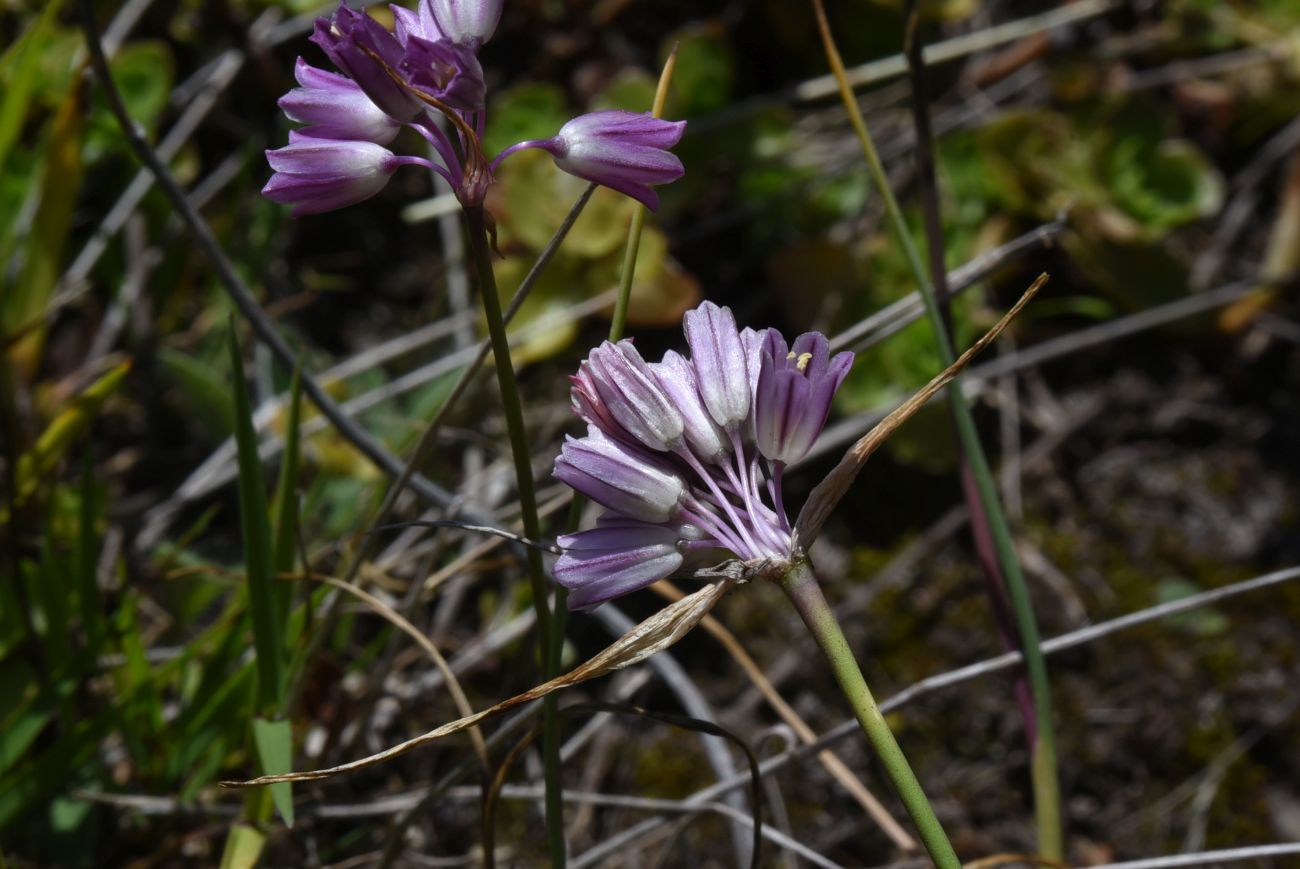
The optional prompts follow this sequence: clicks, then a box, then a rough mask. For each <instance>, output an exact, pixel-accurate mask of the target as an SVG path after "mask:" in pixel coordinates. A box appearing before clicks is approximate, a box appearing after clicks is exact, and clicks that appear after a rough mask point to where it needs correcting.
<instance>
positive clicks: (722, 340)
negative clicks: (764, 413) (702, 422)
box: [683, 302, 752, 432]
mask: <svg viewBox="0 0 1300 869" xmlns="http://www.w3.org/2000/svg"><path fill="white" fill-rule="evenodd" d="M683 326H684V327H685V329H686V343H687V344H689V345H690V348H691V360H692V361H693V362H694V363H695V370H696V371H697V372H699V374H700V376H699V381H698V383H699V389H700V397H701V398H702V399H704V406H705V408H707V409H708V411H709V415H710V416H712V417H713V421H714V422H716V423H717V424H718V425H720V426H722V427H723V428H724V429H726V430H727V431H728V432H736V431H738V430H739V429H740V428H741V423H743V422H744V421H745V419H746V418H747V417H748V416H749V406H750V396H751V393H752V387H751V385H750V373H749V364H748V360H747V356H748V354H747V352H746V349H745V345H744V343H743V342H742V341H741V339H740V332H739V331H737V329H736V318H735V317H734V316H732V314H731V309H730V308H719V307H718V306H717V305H715V304H713V303H712V302H704V303H703V304H701V305H700V306H699V307H698V308H696V309H695V310H693V311H687V312H686V316H685V318H684V319H683Z"/></svg>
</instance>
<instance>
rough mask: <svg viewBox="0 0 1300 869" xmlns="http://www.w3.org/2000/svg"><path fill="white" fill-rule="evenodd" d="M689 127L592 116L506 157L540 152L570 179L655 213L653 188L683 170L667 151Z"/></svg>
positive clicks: (631, 116)
mask: <svg viewBox="0 0 1300 869" xmlns="http://www.w3.org/2000/svg"><path fill="white" fill-rule="evenodd" d="M685 129H686V122H685V121H665V120H662V119H659V118H655V117H653V116H651V115H650V114H648V113H646V114H638V113H636V112H624V111H614V110H611V111H603V112H591V113H589V114H586V115H580V116H578V117H576V118H574V119H573V120H571V121H569V122H568V123H566V124H565V125H564V126H562V127H560V131H559V132H558V133H556V134H555V136H554V137H553V138H550V139H544V140H541V141H535V142H521V143H520V144H519V145H516V146H514V147H513V148H511V149H507V151H506V152H503V156H504V154H505V153H508V152H510V151H512V150H514V149H516V148H523V147H527V148H541V149H543V150H545V151H547V152H549V153H550V154H551V156H552V157H554V158H555V165H557V166H559V167H560V168H561V169H563V170H564V171H565V172H568V173H569V174H570V175H575V176H577V177H578V178H583V179H586V180H587V181H594V182H596V183H597V184H603V185H604V186H606V187H609V188H611V189H613V190H617V191H618V192H620V193H623V194H625V195H627V196H630V197H632V198H633V199H636V200H638V201H639V202H641V203H642V204H643V205H645V206H646V207H647V208H649V209H651V210H652V211H653V210H654V209H656V208H658V206H659V195H658V194H657V193H656V192H655V191H654V190H653V189H652V187H653V185H656V184H668V183H669V182H672V181H676V180H677V179H678V178H680V177H682V174H683V172H684V171H685V170H684V169H683V168H682V161H681V160H680V159H678V158H677V156H676V155H675V154H671V153H669V152H668V150H667V149H668V148H671V147H672V146H674V145H676V144H677V142H678V141H680V140H681V137H682V132H683V131H684V130H685Z"/></svg>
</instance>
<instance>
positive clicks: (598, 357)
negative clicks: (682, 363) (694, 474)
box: [587, 339, 685, 452]
mask: <svg viewBox="0 0 1300 869" xmlns="http://www.w3.org/2000/svg"><path fill="white" fill-rule="evenodd" d="M587 371H588V373H589V375H590V377H591V383H592V385H593V386H594V387H595V390H596V393H597V394H598V395H599V397H600V401H601V403H602V404H603V405H604V407H605V408H606V410H607V411H608V413H609V415H610V416H611V417H613V418H614V419H615V420H616V421H617V422H618V424H619V425H620V426H622V428H623V429H624V430H625V431H626V432H627V433H628V434H630V435H631V436H632V437H634V438H635V439H636V440H638V441H640V442H641V443H642V444H645V445H646V446H647V447H649V448H650V449H652V450H659V451H662V452H669V451H671V450H674V449H676V448H677V447H678V446H679V445H680V444H681V442H682V435H683V431H684V427H685V424H684V423H683V422H682V417H681V414H680V413H678V412H677V408H675V407H674V406H673V403H672V401H670V400H669V398H668V396H667V394H665V392H664V390H663V387H662V386H660V384H659V381H658V380H656V379H655V376H654V373H653V372H652V371H651V370H650V367H649V366H648V365H646V362H645V360H644V359H642V358H641V354H640V353H638V352H637V350H636V348H635V347H634V346H633V345H632V342H631V341H628V340H626V339H625V340H623V341H619V342H618V343H617V344H614V343H611V342H609V341H606V342H604V343H603V344H601V345H600V346H599V347H597V348H596V349H594V350H592V351H591V355H590V356H588V357H587Z"/></svg>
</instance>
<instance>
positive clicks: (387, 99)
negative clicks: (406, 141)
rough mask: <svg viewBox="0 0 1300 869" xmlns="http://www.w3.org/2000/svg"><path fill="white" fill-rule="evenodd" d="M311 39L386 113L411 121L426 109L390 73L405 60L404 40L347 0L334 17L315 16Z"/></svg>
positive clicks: (342, 1) (395, 117) (340, 5)
mask: <svg viewBox="0 0 1300 869" xmlns="http://www.w3.org/2000/svg"><path fill="white" fill-rule="evenodd" d="M311 41H312V42H314V43H316V44H317V45H319V46H320V47H321V48H322V49H323V50H324V51H325V54H326V55H327V56H328V57H329V59H330V60H331V61H332V62H333V63H334V65H335V66H337V67H338V68H339V69H341V70H343V72H345V73H347V76H348V78H350V79H352V80H353V81H354V82H356V83H357V86H358V87H360V88H361V90H362V91H364V92H365V94H366V96H368V97H370V99H371V100H372V101H373V102H374V104H375V105H377V106H379V108H380V109H382V110H383V111H384V113H385V114H387V115H389V116H390V117H392V118H393V119H395V120H397V121H400V122H401V123H409V122H410V121H412V120H414V119H415V118H416V117H417V116H418V115H420V114H422V113H423V112H424V108H425V106H424V103H423V102H421V101H420V100H419V99H417V98H416V97H415V96H414V95H412V94H411V93H410V92H409V91H408V90H407V89H406V88H405V87H403V86H402V85H401V84H400V83H398V82H397V81H396V80H395V79H394V78H393V76H392V74H391V73H389V70H390V69H392V70H396V69H397V68H398V66H399V65H400V64H401V62H402V58H403V56H404V55H405V48H404V46H403V45H402V43H401V42H399V41H398V39H397V37H396V36H394V35H393V34H391V33H389V32H388V31H387V30H385V29H384V26H383V25H382V24H380V23H379V22H378V21H376V20H375V19H373V18H371V17H370V16H369V15H367V14H366V13H364V12H358V11H356V10H355V9H352V8H350V7H349V6H348V5H347V2H346V0H340V2H339V8H338V11H337V12H335V13H334V17H333V18H328V19H326V18H318V19H316V29H315V31H314V32H313V33H312V37H311Z"/></svg>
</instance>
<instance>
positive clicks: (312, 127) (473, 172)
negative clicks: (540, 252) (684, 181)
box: [262, 0, 686, 214]
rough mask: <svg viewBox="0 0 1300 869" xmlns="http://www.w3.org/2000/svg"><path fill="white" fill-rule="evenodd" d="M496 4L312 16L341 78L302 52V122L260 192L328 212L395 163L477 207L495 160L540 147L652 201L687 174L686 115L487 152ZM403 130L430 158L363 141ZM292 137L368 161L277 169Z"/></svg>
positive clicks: (587, 174) (581, 126) (570, 130)
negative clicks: (423, 171) (439, 180)
mask: <svg viewBox="0 0 1300 869" xmlns="http://www.w3.org/2000/svg"><path fill="white" fill-rule="evenodd" d="M501 6H502V0H419V3H418V6H417V8H416V9H414V10H412V9H408V8H406V7H403V6H396V5H394V6H391V7H390V8H391V9H392V12H393V17H394V21H395V27H394V29H393V31H392V32H389V31H388V30H386V29H385V28H384V27H383V25H381V24H380V23H379V22H378V21H376V20H374V19H373V18H371V17H370V16H369V15H367V14H366V13H364V12H359V11H357V10H354V9H351V8H350V7H348V5H347V4H346V2H343V0H341V2H340V3H339V8H338V10H337V11H336V12H335V13H334V15H333V16H331V17H330V18H321V19H318V20H317V22H316V29H315V32H314V33H313V34H312V37H311V40H312V42H315V43H316V44H317V45H319V46H320V47H321V49H322V50H323V51H324V52H325V54H326V56H327V57H328V58H329V59H330V61H331V62H332V63H333V64H334V65H335V66H336V67H338V68H339V69H340V70H341V71H342V72H343V75H338V74H336V73H331V72H328V71H326V70H322V69H317V68H315V67H313V66H311V65H309V64H308V63H307V62H306V61H304V60H302V59H301V58H299V59H298V62H297V66H296V69H295V74H296V77H297V79H298V83H299V85H300V87H298V88H295V89H293V90H291V91H290V92H289V93H288V94H286V95H285V96H284V97H283V98H282V99H281V100H280V107H281V108H282V109H283V110H284V112H285V114H286V115H287V116H288V117H289V119H290V120H292V121H296V122H299V123H302V124H305V125H306V126H305V127H303V128H302V129H301V130H298V131H295V133H294V134H291V136H290V143H289V145H288V146H287V147H285V148H280V149H277V150H273V151H267V159H268V160H269V162H270V163H271V168H273V169H275V170H276V174H275V175H273V176H272V177H271V180H270V182H268V184H267V185H266V188H265V189H264V190H263V191H262V192H263V193H264V194H265V195H266V196H267V197H268V198H271V199H274V200H275V201H277V202H284V203H287V204H291V205H294V206H295V208H294V213H295V214H312V213H317V212H322V211H331V210H333V209H336V208H342V207H343V206H346V205H352V204H354V203H357V202H360V201H362V200H364V199H367V198H369V197H370V196H373V195H375V194H376V193H378V192H379V191H380V190H382V189H383V187H384V185H385V184H386V183H387V181H388V179H389V178H390V177H391V176H392V173H393V171H395V170H396V168H397V167H399V166H401V165H406V164H412V165H419V166H424V167H425V168H428V169H431V170H433V171H434V172H437V173H438V174H439V175H441V176H442V177H443V178H444V179H445V180H446V181H447V183H448V184H450V185H451V188H452V190H454V191H455V192H456V196H457V197H458V198H459V199H460V201H461V204H462V205H464V206H465V207H466V208H477V207H480V206H482V204H483V199H484V197H485V196H486V194H487V189H488V187H489V186H490V185H491V183H492V180H493V177H494V175H495V173H496V170H497V167H498V166H499V165H500V164H501V161H502V160H504V159H505V158H506V157H508V156H509V155H510V154H513V153H515V152H516V151H520V150H523V149H526V148H539V149H541V150H544V151H546V152H548V153H549V154H551V156H552V157H554V159H555V163H556V165H557V166H559V167H560V168H561V169H562V170H564V171H565V172H568V173H570V174H572V175H576V176H577V177H579V178H583V179H585V180H588V181H594V182H596V183H598V184H602V185H604V186H606V187H609V188H611V189H614V190H617V191H619V192H620V193H624V194H626V195H628V196H631V197H632V198H634V199H637V200H638V201H640V202H642V203H643V204H645V205H646V206H647V207H649V208H651V209H653V208H656V207H657V206H658V203H659V197H658V194H657V193H655V191H654V190H653V186H655V185H659V184H667V183H669V182H672V181H675V180H677V179H678V178H680V177H681V176H682V173H683V168H682V164H681V161H680V160H679V159H678V158H677V157H676V156H675V155H673V154H672V153H670V152H669V151H668V149H669V148H671V147H673V146H674V145H676V144H677V142H678V141H679V140H680V139H681V137H682V132H683V130H684V128H685V126H686V123H685V121H676V122H674V121H664V120H661V119H658V118H654V117H652V116H651V115H649V114H638V113H635V112H620V111H602V112H592V113H590V114H586V115H581V116H579V117H577V118H574V119H573V120H571V121H569V122H568V123H566V124H564V125H563V126H562V127H561V128H560V130H559V131H558V132H557V133H556V135H555V136H554V137H552V138H550V139H541V140H536V141H525V142H520V143H518V144H516V145H512V146H510V147H509V148H506V149H505V150H503V151H502V152H501V153H500V154H499V155H497V156H496V158H495V159H489V157H488V156H487V155H486V154H485V153H484V151H483V143H482V138H483V130H484V127H485V124H486V102H487V86H486V84H485V82H484V77H483V68H482V66H481V65H480V63H479V59H478V52H479V49H480V48H481V47H482V45H483V43H485V42H487V41H488V40H489V39H490V38H491V37H492V33H493V31H495V30H496V26H497V22H498V20H499V19H500V17H501ZM402 127H408V128H410V129H412V130H415V131H416V132H417V133H418V134H419V135H420V136H422V137H423V138H424V139H425V140H427V141H428V142H429V143H430V144H431V145H432V146H433V150H434V153H435V154H436V159H434V160H429V159H426V158H424V157H419V156H415V155H407V156H399V155H395V154H392V153H391V152H386V153H388V156H387V157H383V155H381V154H379V152H375V151H373V150H372V149H371V148H369V147H367V146H385V145H388V144H390V143H391V142H392V141H393V140H394V138H396V136H397V133H398V132H399V131H400V130H401V128H402ZM299 139H303V140H306V139H312V140H318V139H322V140H329V141H331V142H335V143H336V144H335V145H333V146H331V149H332V150H331V153H335V154H338V155H342V154H348V153H353V154H356V155H360V154H362V153H364V154H366V156H367V157H368V159H364V160H362V159H358V160H356V161H354V162H353V163H352V164H346V163H344V162H340V161H334V162H330V163H327V164H324V165H322V167H321V168H320V169H319V170H317V169H315V168H313V167H312V166H309V165H304V164H303V163H302V162H301V161H294V162H293V165H294V169H293V171H286V170H283V169H281V168H280V164H281V163H284V162H287V161H286V160H284V159H282V157H281V155H282V154H283V152H286V151H290V153H291V154H292V153H293V152H292V151H291V149H294V148H295V145H296V144H297V143H298V140H299ZM345 145H346V146H353V147H352V148H351V149H349V148H347V147H345ZM317 147H318V148H323V147H324V146H317ZM282 176H283V177H282ZM337 188H343V190H342V191H340V190H339V189H337Z"/></svg>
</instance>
